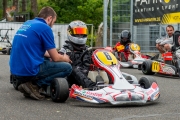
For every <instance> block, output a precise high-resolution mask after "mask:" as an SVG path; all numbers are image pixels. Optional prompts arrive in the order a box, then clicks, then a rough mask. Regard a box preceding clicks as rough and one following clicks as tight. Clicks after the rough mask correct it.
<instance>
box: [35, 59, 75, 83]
mask: <svg viewBox="0 0 180 120" xmlns="http://www.w3.org/2000/svg"><path fill="white" fill-rule="evenodd" d="M71 72H72V67H71V65H70V64H69V63H67V62H53V61H50V60H48V59H45V61H44V63H43V64H41V65H40V70H39V73H38V74H37V76H36V77H37V78H42V79H40V80H38V81H37V84H38V85H39V86H42V85H50V84H51V81H52V80H53V79H54V78H57V77H61V78H64V77H67V76H69V75H70V74H71Z"/></svg>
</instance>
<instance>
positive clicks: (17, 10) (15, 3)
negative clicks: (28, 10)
mask: <svg viewBox="0 0 180 120" xmlns="http://www.w3.org/2000/svg"><path fill="white" fill-rule="evenodd" d="M13 6H15V7H16V12H19V8H18V6H19V0H13Z"/></svg>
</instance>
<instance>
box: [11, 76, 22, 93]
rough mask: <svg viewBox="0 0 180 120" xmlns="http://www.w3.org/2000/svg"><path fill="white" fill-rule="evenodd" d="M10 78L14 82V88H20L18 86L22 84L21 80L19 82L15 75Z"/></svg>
mask: <svg viewBox="0 0 180 120" xmlns="http://www.w3.org/2000/svg"><path fill="white" fill-rule="evenodd" d="M10 79H11V80H10V81H11V83H12V84H13V87H14V89H15V90H18V86H19V85H20V84H21V82H19V81H18V80H17V79H15V78H14V77H13V75H11V76H10Z"/></svg>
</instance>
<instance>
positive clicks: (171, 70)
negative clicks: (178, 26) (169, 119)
mask: <svg viewBox="0 0 180 120" xmlns="http://www.w3.org/2000/svg"><path fill="white" fill-rule="evenodd" d="M178 38H180V31H175V32H174V35H173V42H174V46H172V51H171V52H166V53H164V54H162V57H163V59H162V60H161V59H157V60H146V61H144V62H143V63H142V65H140V66H138V69H139V70H142V72H143V73H144V74H146V75H154V74H155V73H159V74H163V75H170V76H180V44H179V43H180V39H179V42H178Z"/></svg>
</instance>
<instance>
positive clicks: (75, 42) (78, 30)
mask: <svg viewBox="0 0 180 120" xmlns="http://www.w3.org/2000/svg"><path fill="white" fill-rule="evenodd" d="M67 37H68V40H66V41H65V43H66V44H64V45H63V47H62V48H61V49H60V51H59V52H60V53H61V54H67V55H69V57H70V59H71V61H72V64H71V65H72V68H73V70H72V73H71V75H70V76H69V77H68V78H67V80H68V82H69V85H70V87H71V85H72V84H77V85H79V86H82V87H83V88H94V87H95V86H96V82H93V81H92V80H91V79H90V78H88V77H87V76H88V72H89V67H87V66H85V65H84V64H83V63H82V61H81V59H80V57H81V55H82V53H83V51H85V50H87V48H88V46H86V41H87V26H86V24H85V23H84V22H82V21H79V20H76V21H72V22H71V23H70V24H69V26H68V29H67ZM84 58H85V59H86V60H87V62H88V63H89V64H90V63H91V62H92V61H91V54H90V53H87V54H86V55H85V56H84Z"/></svg>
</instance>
